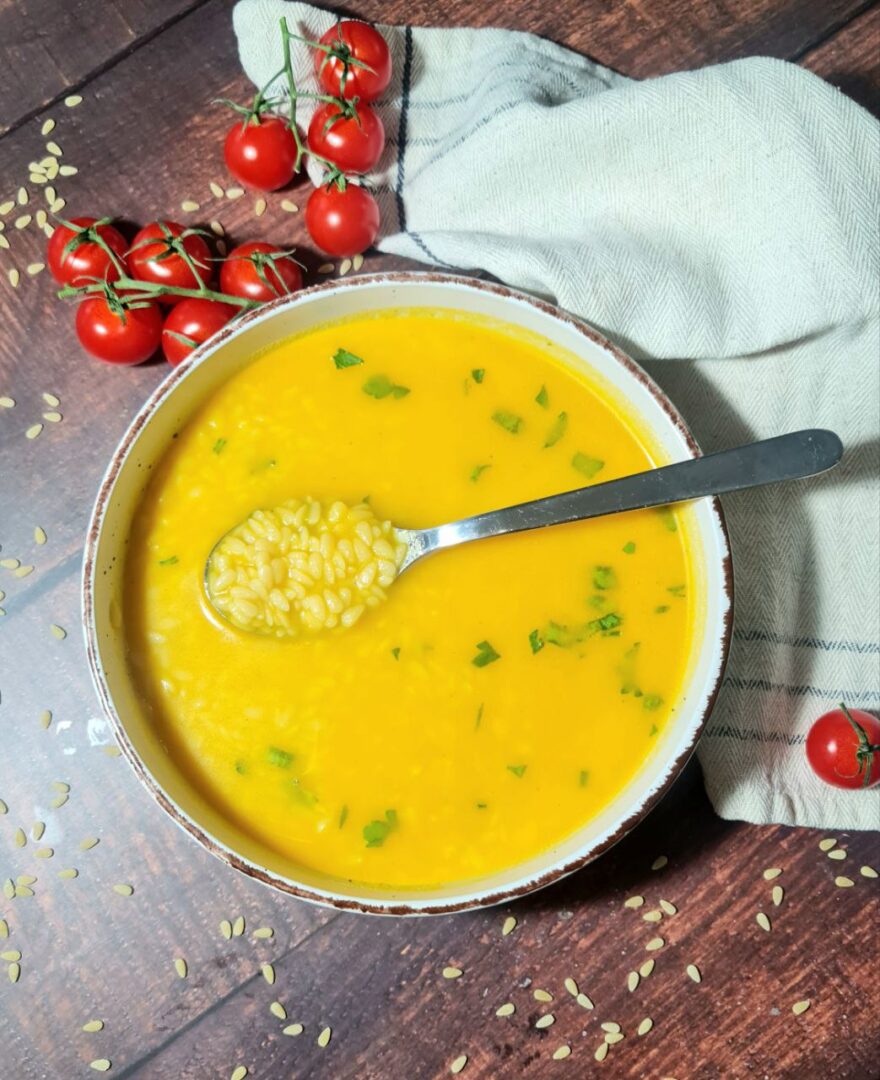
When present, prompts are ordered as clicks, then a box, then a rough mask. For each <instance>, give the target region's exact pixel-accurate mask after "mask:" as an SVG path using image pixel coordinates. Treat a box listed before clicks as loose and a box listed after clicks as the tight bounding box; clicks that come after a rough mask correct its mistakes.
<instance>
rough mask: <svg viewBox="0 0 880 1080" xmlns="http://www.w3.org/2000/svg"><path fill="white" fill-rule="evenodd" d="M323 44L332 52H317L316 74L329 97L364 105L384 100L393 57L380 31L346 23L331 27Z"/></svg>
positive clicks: (360, 24)
mask: <svg viewBox="0 0 880 1080" xmlns="http://www.w3.org/2000/svg"><path fill="white" fill-rule="evenodd" d="M320 44H321V45H327V46H328V47H329V48H330V50H331V51H330V52H325V51H324V50H323V49H316V50H315V71H316V72H317V73H318V81H319V82H320V84H321V86H322V88H323V89H324V90H325V91H326V93H328V94H332V95H333V96H334V97H344V98H348V99H349V100H350V99H351V98H360V100H361V101H375V100H376V98H378V97H381V95H382V94H383V93H384V92H385V90H386V88H387V86H388V84H389V83H390V82H391V53H390V52H389V51H388V44H387V42H386V41H385V38H383V37H382V35H381V34H380V33H379V31H378V30H375V29H374V28H373V27H372V26H369V25H368V24H367V23H363V22H353V21H345V22H341V23H337V24H336V26H334V27H331V29H329V30H328V31H327V33H326V34H324V36H323V37H322V38H321V41H320ZM352 61H356V63H352Z"/></svg>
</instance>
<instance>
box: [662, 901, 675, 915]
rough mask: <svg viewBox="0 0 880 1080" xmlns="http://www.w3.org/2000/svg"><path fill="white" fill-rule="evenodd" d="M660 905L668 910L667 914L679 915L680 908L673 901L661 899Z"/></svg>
mask: <svg viewBox="0 0 880 1080" xmlns="http://www.w3.org/2000/svg"><path fill="white" fill-rule="evenodd" d="M660 907H661V908H662V909H663V910H664V911H665V912H666V914H667V915H677V914H678V908H677V907H676V906H675V904H673V903H671V902H670V901H669V900H661V901H660Z"/></svg>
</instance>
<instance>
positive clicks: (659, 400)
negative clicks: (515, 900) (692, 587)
mask: <svg viewBox="0 0 880 1080" xmlns="http://www.w3.org/2000/svg"><path fill="white" fill-rule="evenodd" d="M401 307H431V308H434V309H438V308H442V309H451V310H454V311H461V312H465V313H468V314H470V315H476V316H479V317H485V318H489V319H495V320H501V321H503V322H506V323H509V324H512V325H513V326H514V327H519V328H522V329H524V330H526V331H531V332H533V333H537V334H540V335H541V336H542V337H544V338H546V339H548V340H549V341H551V342H554V343H556V345H558V346H560V347H561V348H563V349H564V350H566V351H567V352H568V353H569V354H570V355H571V357H572V358H573V359H572V363H573V364H575V365H577V366H579V367H582V368H585V369H589V370H590V372H591V373H592V375H593V377H594V378H598V379H599V380H601V381H602V382H604V384H605V386H606V388H607V389H608V391H609V393H610V394H611V396H612V397H613V398H616V399H617V400H618V402H619V403H620V405H621V407H622V409H623V410H624V411H625V412H627V413H628V414H630V415H631V416H632V417H633V418H634V419H635V421H636V423H637V424H638V425H639V427H640V428H641V430H642V431H644V432H646V433H647V434H648V438H649V441H650V442H652V443H653V447H654V450H655V453H656V456H657V458H658V460H660V461H663V460H666V461H679V460H683V459H685V458H692V457H696V456H698V454H699V452H700V451H699V448H698V447H697V445H696V443H695V442H694V440H693V438H692V436H691V435H690V433H689V431H688V429H687V427H686V426H685V423H684V421H683V420H682V418H681V416H680V415H679V413H678V412H677V411H676V409H675V407H674V406H673V405H672V403H671V402H670V401H669V400H668V399H667V398H666V396H665V395H664V394H663V392H662V391H661V390H660V389H659V387H657V386H656V385H655V383H654V382H653V381H652V380H651V379H650V378H649V377H648V376H647V375H646V374H645V372H644V371H642V369H641V368H640V367H638V365H637V364H635V363H634V362H633V361H632V360H630V359H629V358H628V357H627V356H625V355H624V354H623V353H622V352H621V351H620V350H619V349H617V348H616V347H615V346H613V345H612V344H610V343H609V342H608V341H606V340H605V338H603V337H602V336H601V335H600V334H598V333H597V332H596V331H595V330H593V329H591V328H590V327H589V326H587V325H585V324H584V323H582V322H580V321H579V320H577V319H574V318H572V317H571V316H570V315H567V314H565V313H563V312H560V311H559V310H557V309H556V308H553V307H551V306H550V305H548V304H545V303H542V302H540V301H538V300H534V299H532V298H531V297H528V296H524V295H522V294H520V293H515V292H512V291H511V290H509V289H506V288H503V287H501V286H497V285H489V284H484V283H482V282H477V281H473V280H468V279H463V278H456V277H448V276H443V275H439V274H387V275H375V276H364V277H357V278H352V279H349V280H347V281H338V282H332V283H328V284H326V285H321V286H318V287H316V288H312V289H305V290H303V291H302V292H299V293H297V294H296V295H294V296H292V297H289V298H285V299H282V300H278V301H277V302H275V303H273V304H270V305H268V306H266V307H264V308H261V309H258V310H256V311H254V312H251V313H250V314H248V315H247V316H245V317H244V318H243V319H241V321H240V322H237V323H236V324H235V325H234V326H232V327H230V328H227V329H226V330H225V331H223V332H222V333H221V334H220V335H219V336H218V337H217V338H215V339H214V340H213V342H211V343H210V344H208V345H207V346H205V347H203V348H200V349H198V350H196V352H195V353H194V354H193V356H192V358H191V359H190V360H189V361H187V362H186V363H184V364H183V365H181V366H180V367H178V368H176V369H175V370H174V371H172V372H171V373H170V374H169V376H168V378H167V379H166V380H165V381H164V382H163V383H162V385H161V386H160V387H159V388H158V389H157V390H156V391H155V393H154V394H153V395H152V396H151V397H150V399H149V400H148V401H147V403H146V404H145V405H144V407H143V409H141V411H140V413H139V414H138V415H137V417H136V418H135V420H134V422H133V423H132V425H131V427H130V428H129V430H128V432H127V433H126V435H125V438H124V439H123V440H122V442H121V443H120V445H119V448H118V449H117V451H116V453H115V454H114V455H113V459H112V461H111V462H110V467H109V469H108V470H107V474H106V476H105V478H104V481H103V483H102V485H101V490H100V492H99V494H98V499H97V503H96V505H95V510H94V514H93V517H92V522H91V526H90V528H89V534H88V540H87V544H86V550H85V564H84V574H83V610H84V624H85V634H86V643H87V647H88V655H89V662H90V665H91V669H92V675H93V677H94V681H95V685H96V687H97V690H98V694H99V696H100V698H101V701H102V703H103V706H104V709H105V711H106V713H107V715H108V717H109V719H110V721H111V723H112V724H113V727H114V729H115V733H116V737H117V739H118V740H119V745H120V746H121V747H122V749H123V751H124V752H125V754H126V756H127V757H128V759H129V761H130V762H131V764H132V765H133V766H134V769H135V772H136V773H137V775H138V776H139V777H140V779H141V780H142V781H143V783H144V784H145V785H146V786H147V788H149V790H150V791H151V792H152V794H153V795H154V796H155V798H156V799H157V801H158V802H159V803H160V805H161V806H162V807H164V809H165V810H166V811H167V812H168V813H169V814H170V815H171V817H172V818H174V820H175V821H176V822H177V823H178V825H180V826H181V827H182V828H183V829H185V830H186V831H187V832H188V833H190V834H191V835H192V836H194V837H195V838H196V839H197V840H198V841H199V842H200V843H202V844H203V845H204V846H205V847H206V848H208V850H209V851H211V852H213V853H214V854H215V855H217V856H219V857H220V858H221V859H223V860H224V861H226V862H228V863H229V864H230V865H231V866H234V867H236V868H237V869H239V870H241V871H242V872H243V873H245V874H248V875H249V876H250V877H254V878H257V879H259V880H260V881H263V882H265V883H266V884H268V885H271V886H272V887H273V888H276V889H279V890H280V891H282V892H288V893H292V894H294V895H296V896H300V897H302V898H304V899H307V900H312V901H316V902H318V903H323V904H331V905H333V906H335V907H340V908H352V909H355V910H360V911H372V912H378V913H384V914H396V915H410V914H428V913H438V912H447V911H460V910H464V909H467V908H472V907H479V906H483V905H489V904H496V903H500V902H501V901H505V900H509V899H510V898H512V897H515V896H520V895H522V894H524V893H527V892H530V891H532V890H533V889H538V888H541V887H542V886H544V885H547V884H549V883H550V882H552V881H555V880H556V879H558V878H560V877H563V876H564V875H565V874H570V873H571V872H572V871H573V870H576V869H578V867H581V866H583V865H584V864H585V863H587V862H589V861H590V860H592V859H595V858H596V857H597V856H598V855H600V854H601V853H602V852H603V851H606V850H607V849H608V848H609V847H610V846H611V845H612V844H614V843H615V842H616V841H617V840H619V839H620V838H621V837H622V836H624V835H625V834H626V833H627V832H628V831H629V830H630V829H631V828H632V827H633V826H634V825H635V824H636V823H637V822H638V821H640V820H641V819H642V818H643V817H644V816H645V815H646V814H647V813H648V812H649V811H650V809H651V808H652V807H653V806H654V805H655V804H656V803H657V802H658V800H659V799H660V798H661V797H662V796H663V794H664V793H665V792H666V791H667V789H668V788H669V787H670V785H671V784H672V783H673V781H674V780H675V778H676V776H677V775H678V774H679V772H680V771H681V769H682V768H683V766H684V764H685V763H686V761H687V760H688V758H689V757H690V755H691V753H692V751H693V749H694V746H695V744H696V741H697V739H698V737H699V735H700V732H701V730H702V728H703V725H704V724H705V722H706V719H707V717H708V715H709V711H710V710H711V708H712V705H713V702H714V700H715V696H716V693H717V691H718V687H719V684H720V682H721V677H722V673H723V669H724V664H725V660H726V658H727V651H728V645H729V640H730V619H731V604H732V576H731V563H730V554H729V549H728V539H727V533H726V530H725V526H724V521H723V518H722V515H721V509H720V506H719V505H718V502H717V501H715V500H710V499H703V500H701V501H699V502H697V503H694V504H693V505H692V506H691V507H690V508H688V509H687V510H686V511H685V513H686V514H687V515H688V517H689V519H690V521H689V527H688V535H689V537H690V538H691V542H692V545H693V554H694V564H695V567H696V573H697V577H698V588H697V589H696V595H697V596H698V597H699V601H698V607H699V610H698V612H697V620H698V626H697V631H696V633H695V635H694V648H693V655H692V656H691V658H690V666H689V671H688V674H687V680H686V692H685V694H684V698H683V700H682V702H681V703H680V707H679V708H678V709H677V710H676V711H675V713H674V715H673V716H672V717H671V718H670V720H669V722H668V724H667V725H666V727H665V728H664V730H663V732H662V734H661V736H660V742H659V744H658V745H657V747H656V749H655V751H654V753H653V754H651V756H650V757H649V758H648V760H647V761H646V762H645V764H644V765H643V767H642V768H641V769H640V771H639V772H638V773H637V775H636V776H635V777H634V778H633V779H632V780H631V781H630V782H629V783H628V784H627V786H626V787H625V788H624V790H623V791H621V792H620V794H619V795H618V796H617V797H616V798H615V799H614V800H613V802H612V803H611V804H610V805H609V806H607V807H606V808H605V809H604V810H603V811H602V812H601V813H600V814H599V815H598V816H597V817H595V818H593V819H592V820H591V821H589V822H587V823H586V824H585V825H584V826H583V827H582V828H580V829H579V830H578V831H577V832H575V833H574V834H573V835H571V836H569V837H568V838H567V839H566V840H564V841H562V842H561V843H559V844H556V845H554V846H553V847H550V848H548V849H547V850H546V851H544V852H542V853H541V854H540V855H538V856H537V857H535V858H533V859H530V860H528V861H527V862H524V863H521V864H519V865H517V866H511V867H509V868H508V869H506V870H504V871H502V872H500V873H495V874H492V875H490V876H488V877H484V878H481V879H478V880H474V881H466V882H453V883H452V884H449V885H445V886H440V887H437V888H434V889H430V890H421V891H407V890H395V889H390V888H377V887H374V886H367V885H360V884H358V883H356V882H350V881H345V880H340V879H335V878H330V877H328V876H326V875H322V874H320V873H317V872H314V871H311V870H308V869H305V868H299V867H296V866H293V865H291V863H290V862H289V861H287V860H285V859H283V858H281V857H280V856H279V855H277V854H276V853H275V852H273V851H271V850H269V849H268V848H267V847H265V846H264V845H262V844H260V843H258V842H257V841H255V840H254V839H253V838H251V837H250V836H248V835H247V834H245V833H244V832H242V831H241V830H240V829H238V828H236V827H235V826H234V825H232V824H231V823H230V822H229V821H227V820H226V819H225V818H224V817H222V816H221V815H220V814H219V813H218V811H216V810H215V809H214V808H213V807H212V806H211V805H210V804H209V803H208V802H207V801H206V800H205V799H203V798H202V797H201V796H200V795H199V794H198V793H197V792H196V791H195V790H194V789H193V788H192V787H191V786H190V784H189V783H188V782H187V780H186V778H185V777H184V775H183V773H182V772H181V771H180V770H179V769H178V767H177V765H176V763H175V761H174V759H173V758H172V757H171V756H170V754H169V752H168V749H167V748H166V747H165V746H164V745H163V744H162V743H161V741H160V740H159V739H158V737H157V735H156V733H155V732H154V731H153V729H152V728H151V726H150V723H149V721H148V718H147V716H146V715H145V712H144V710H143V708H142V705H141V702H140V701H139V700H138V695H137V691H136V690H135V688H134V686H133V684H132V681H131V679H130V677H129V671H128V666H127V663H126V654H125V640H124V638H123V634H122V632H121V599H120V598H121V595H122V576H123V568H124V563H125V554H126V542H127V536H128V531H129V523H130V521H131V518H132V513H133V511H134V508H135V505H136V503H137V501H138V499H139V497H140V494H141V492H142V490H143V488H144V485H145V484H146V482H147V480H148V478H149V475H150V471H151V469H153V468H154V466H155V465H156V463H157V462H158V460H159V459H160V457H161V456H162V454H163V452H164V450H165V449H166V447H167V446H168V444H169V442H170V440H171V438H172V436H173V435H174V433H175V432H177V431H179V430H180V428H181V427H182V425H184V424H185V423H186V421H187V419H188V417H189V416H190V415H191V414H192V413H193V411H194V410H195V409H196V408H197V407H198V406H199V405H200V404H201V402H203V401H204V399H205V398H206V397H207V396H208V395H210V394H211V393H212V391H213V390H214V389H215V388H217V387H218V386H220V384H222V383H223V382H225V381H226V380H227V379H228V378H229V377H230V376H231V375H233V374H234V373H235V372H237V371H239V370H240V369H241V368H242V367H244V366H245V365H247V364H248V363H249V362H250V360H251V359H252V357H253V356H254V355H255V354H256V353H258V352H260V351H261V350H262V349H264V348H266V347H267V346H269V345H271V344H272V343H274V342H277V341H280V340H282V339H283V338H285V337H288V336H289V335H291V334H295V333H298V332H301V331H303V330H307V329H309V328H310V327H312V326H315V325H318V324H320V323H324V322H327V321H330V320H333V319H338V318H343V317H345V316H349V315H355V314H357V313H360V312H367V311H375V310H378V309H388V308H401Z"/></svg>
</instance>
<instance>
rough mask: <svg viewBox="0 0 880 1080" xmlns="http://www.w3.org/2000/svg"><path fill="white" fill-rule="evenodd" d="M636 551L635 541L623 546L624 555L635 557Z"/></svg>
mask: <svg viewBox="0 0 880 1080" xmlns="http://www.w3.org/2000/svg"><path fill="white" fill-rule="evenodd" d="M635 550H636V545H635V541H633V540H630V541H628V543H626V544H624V545H623V553H624V555H634V554H635Z"/></svg>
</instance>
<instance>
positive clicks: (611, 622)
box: [587, 611, 623, 634]
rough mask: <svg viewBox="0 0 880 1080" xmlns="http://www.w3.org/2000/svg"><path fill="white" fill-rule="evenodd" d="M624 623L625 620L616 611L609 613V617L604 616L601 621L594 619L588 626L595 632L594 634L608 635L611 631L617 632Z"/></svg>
mask: <svg viewBox="0 0 880 1080" xmlns="http://www.w3.org/2000/svg"><path fill="white" fill-rule="evenodd" d="M622 622H623V619H622V618H621V617H620V616H619V615H618V614H617V613H616V612H614V611H609V612H608V614H607V615H603V616H602V618H601V619H593V621H592V622H589V623H587V626H588V627H589V628H590V629H591V630H592V631H593V633H594V634H595V633H608V631H609V630H616V629H617V628H618V626H620V624H621V623H622Z"/></svg>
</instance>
